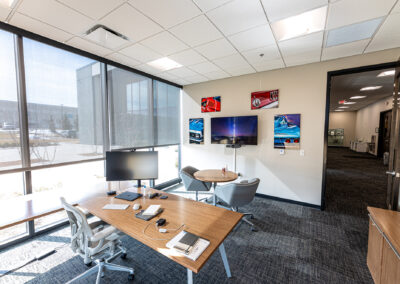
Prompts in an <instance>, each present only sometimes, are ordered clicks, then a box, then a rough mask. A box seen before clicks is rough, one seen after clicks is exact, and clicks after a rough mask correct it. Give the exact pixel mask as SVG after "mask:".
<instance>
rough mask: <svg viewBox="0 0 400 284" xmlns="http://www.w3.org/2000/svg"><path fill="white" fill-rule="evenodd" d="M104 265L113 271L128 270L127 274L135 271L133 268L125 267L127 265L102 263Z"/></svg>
mask: <svg viewBox="0 0 400 284" xmlns="http://www.w3.org/2000/svg"><path fill="white" fill-rule="evenodd" d="M104 267H105V268H106V269H108V270H114V271H123V272H129V274H134V273H135V271H134V270H133V268H130V267H127V266H122V265H118V264H114V263H104Z"/></svg>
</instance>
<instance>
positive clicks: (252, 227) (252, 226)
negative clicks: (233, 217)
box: [242, 216, 257, 232]
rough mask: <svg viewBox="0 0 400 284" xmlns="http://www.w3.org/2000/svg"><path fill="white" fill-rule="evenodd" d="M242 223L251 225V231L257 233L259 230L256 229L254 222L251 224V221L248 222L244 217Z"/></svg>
mask: <svg viewBox="0 0 400 284" xmlns="http://www.w3.org/2000/svg"><path fill="white" fill-rule="evenodd" d="M242 221H244V222H246V223H247V224H249V225H250V226H251V230H252V231H253V232H257V229H256V228H255V227H254V224H253V223H252V222H250V221H249V220H247V219H246V218H245V217H244V216H243V218H242Z"/></svg>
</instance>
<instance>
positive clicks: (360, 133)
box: [355, 98, 392, 153]
mask: <svg viewBox="0 0 400 284" xmlns="http://www.w3.org/2000/svg"><path fill="white" fill-rule="evenodd" d="M391 108H392V98H388V99H383V100H380V101H378V102H376V103H374V104H371V105H369V106H367V107H365V108H362V109H360V110H358V111H357V117H356V125H355V130H356V131H355V137H356V139H357V140H361V141H366V142H370V141H371V135H376V141H378V133H376V132H375V128H377V127H379V118H380V114H381V112H382V111H385V110H388V109H391ZM377 151H378V143H376V144H375V153H377Z"/></svg>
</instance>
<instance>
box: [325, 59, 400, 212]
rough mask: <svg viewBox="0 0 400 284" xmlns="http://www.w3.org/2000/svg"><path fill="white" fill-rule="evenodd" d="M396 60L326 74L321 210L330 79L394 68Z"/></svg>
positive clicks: (326, 152) (326, 151)
mask: <svg viewBox="0 0 400 284" xmlns="http://www.w3.org/2000/svg"><path fill="white" fill-rule="evenodd" d="M396 66H397V62H395V61H394V62H387V63H381V64H374V65H367V66H360V67H354V68H347V69H341V70H335V71H329V72H328V74H327V82H326V104H325V128H324V129H325V131H324V153H323V166H322V167H323V168H322V187H321V210H324V209H325V191H326V161H327V154H328V130H329V107H330V97H331V79H332V77H334V76H339V75H347V74H353V73H360V72H366V71H375V70H379V69H386V68H395V67H396Z"/></svg>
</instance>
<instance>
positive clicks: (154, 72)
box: [135, 64, 162, 75]
mask: <svg viewBox="0 0 400 284" xmlns="http://www.w3.org/2000/svg"><path fill="white" fill-rule="evenodd" d="M135 69H138V70H140V71H143V72H145V73H148V74H152V75H158V74H160V73H161V72H162V70H160V69H157V68H154V67H152V66H150V65H148V64H142V65H138V66H135Z"/></svg>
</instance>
